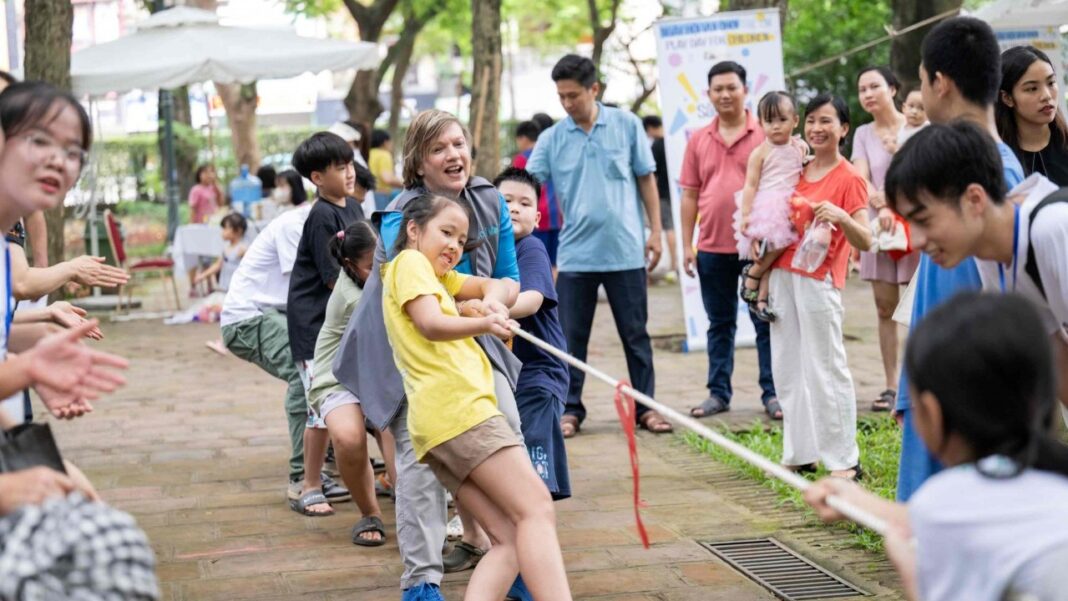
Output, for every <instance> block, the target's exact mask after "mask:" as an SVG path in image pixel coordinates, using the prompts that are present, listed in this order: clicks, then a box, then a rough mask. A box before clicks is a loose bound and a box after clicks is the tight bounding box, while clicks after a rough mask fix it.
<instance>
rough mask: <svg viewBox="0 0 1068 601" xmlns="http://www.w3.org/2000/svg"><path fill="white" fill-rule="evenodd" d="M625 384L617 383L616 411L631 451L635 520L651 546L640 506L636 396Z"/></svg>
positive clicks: (645, 545)
mask: <svg viewBox="0 0 1068 601" xmlns="http://www.w3.org/2000/svg"><path fill="white" fill-rule="evenodd" d="M624 386H630V382H627V381H626V380H620V381H619V382H617V383H616V399H615V400H616V413H617V414H618V415H619V425H621V426H622V427H623V433H624V434H625V435H626V436H627V448H628V450H629V451H630V471H631V479H632V480H633V482H634V521H635V523H636V524H637V526H638V536H639V537H641V539H642V546H644V547H645V548H646V549H648V548H649V533H647V532H646V531H645V524H643V523H642V514H641V512H640V511H639V508H640V507H641V506H642V505H644V503H642V500H641V492H640V491H641V473H640V472H639V471H638V440H637V438H635V436H634V431H635V429H636V427H637V424H636V417H635V414H636V409H635V407H634V398H633V397H631V396H630V395H628V394H627V393H625V392H623V387H624Z"/></svg>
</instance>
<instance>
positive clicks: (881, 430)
mask: <svg viewBox="0 0 1068 601" xmlns="http://www.w3.org/2000/svg"><path fill="white" fill-rule="evenodd" d="M720 433H721V434H723V435H724V436H726V437H727V438H730V439H731V440H733V441H735V442H737V443H739V444H741V445H744V446H745V447H747V448H749V449H751V450H753V451H755V452H757V453H760V454H761V455H763V456H765V457H767V458H768V459H771V460H772V461H775V462H778V461H779V459H780V458H781V457H782V427H781V426H778V425H775V426H772V427H770V428H769V427H768V426H767V425H765V424H764V423H762V422H754V423H753V425H751V426H750V427H749V428H748V429H746V430H742V431H740V432H732V431H730V430H728V429H726V428H723V429H721V430H720ZM683 438H684V439H685V440H686V443H687V444H688V445H690V446H691V447H693V448H694V449H696V450H698V451H700V452H702V453H705V454H707V455H710V456H712V457H713V458H714V459H716V460H717V461H719V462H721V463H725V464H727V465H729V466H731V467H733V468H735V469H737V470H738V471H739V472H741V473H742V474H745V475H746V476H748V477H750V478H752V479H753V480H756V481H757V482H760V483H761V484H763V485H764V486H767V487H768V488H770V489H771V490H772V491H774V492H775V494H776V495H777V496H778V498H779V501H780V504H781V505H784V506H788V507H793V508H795V509H798V510H801V511H804V512H805V513H806V514H808V515H809V516H810V517H811V518H812V519H813V520H815V519H816V518H815V513H813V512H812V510H810V509H809V508H808V505H806V504H805V502H804V501H803V500H802V499H801V493H800V491H798V490H796V489H795V488H793V487H791V486H789V485H787V484H785V483H784V482H782V481H780V480H778V479H776V478H772V477H769V476H767V475H765V474H764V472H762V471H760V470H759V469H757V468H755V467H753V466H751V465H749V464H748V463H746V462H744V461H742V460H741V459H738V458H737V457H735V456H734V455H731V454H730V453H727V452H726V451H724V450H722V449H720V448H719V447H717V446H716V445H714V444H712V443H711V442H709V441H707V440H705V439H703V438H701V437H700V436H698V435H696V434H694V433H693V432H687V433H685V434H684V435H683ZM857 445H859V446H860V463H861V465H862V466H863V468H864V479H863V480H861V484H862V485H863V486H864V488H866V489H868V490H870V491H871V492H873V493H875V494H877V495H879V496H881V497H883V498H886V499H890V500H893V499H894V495H895V493H896V488H897V467H898V458H899V457H900V454H901V430H900V429H898V427H897V424H896V423H894V420H893V418H891V417H889V416H880V417H864V418H862V419H860V420H858V422H857ZM826 475H828V472H827V471H826V470H825V469H823V468H822V467H821V468H820V471H819V472H818V473H817V474H814V475H813V476H814V478H815V479H818V478H822V477H824V476H826ZM828 527H831V528H844V529H846V530H848V531H849V532H851V533H852V543H853V545H854V546H856V547H860V548H862V549H865V550H867V551H872V552H881V551H882V550H883V541H882V537H880V536H879V535H878V534H876V533H874V532H872V531H871V530H868V529H867V528H862V527H860V526H857V525H855V524H852V523H842V524H836V525H833V526H828Z"/></svg>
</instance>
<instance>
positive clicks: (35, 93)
mask: <svg viewBox="0 0 1068 601" xmlns="http://www.w3.org/2000/svg"><path fill="white" fill-rule="evenodd" d="M62 105H67V106H69V107H70V108H72V109H74V112H75V113H76V114H77V115H78V120H79V121H80V122H81V126H82V132H81V133H82V149H83V150H89V147H90V146H92V144H93V125H92V122H91V121H90V120H89V114H88V113H86V112H85V107H83V106H82V103H80V102H78V99H77V98H75V97H74V95H73V94H71V93H70V92H66V91H63V90H61V89H59V88H57V87H55V86H53V85H52V84H50V83H45V82H43V81H20V82H15V83H13V84H11V85H9V86H8V87H6V88H4V91H3V92H0V127H2V128H3V130H4V135H5V136H6V137H7V139H9V140H10V139H11V138H13V137H15V136H17V135H19V134H21V133H23V132H25V131H26V130H28V129H30V128H31V127H34V126H37V125H39V124H41V123H42V122H44V121H45V120H49V121H50V120H52V119H55V118H56V117H58V116H59V112H60V111H61V110H62V108H63V106H62ZM83 166H84V165H83Z"/></svg>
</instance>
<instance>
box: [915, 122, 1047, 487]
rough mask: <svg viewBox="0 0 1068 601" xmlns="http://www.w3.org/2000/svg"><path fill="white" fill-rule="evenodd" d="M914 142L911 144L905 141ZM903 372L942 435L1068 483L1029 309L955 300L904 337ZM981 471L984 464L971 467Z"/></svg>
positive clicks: (1038, 326)
mask: <svg viewBox="0 0 1068 601" xmlns="http://www.w3.org/2000/svg"><path fill="white" fill-rule="evenodd" d="M911 141H912V140H909V142H911ZM905 366H906V369H907V370H908V374H909V380H910V382H911V386H912V390H913V398H914V399H915V398H916V397H917V396H918V395H919V394H920V393H924V392H930V393H931V394H932V395H934V396H935V398H936V399H937V400H938V404H939V406H940V407H941V409H942V416H943V424H942V426H943V433H944V434H946V435H948V434H957V435H959V436H960V437H961V438H963V439H964V440H965V441H966V442H967V444H968V446H969V447H971V450H972V452H973V454H974V457H973V459H975V460H979V459H982V458H984V457H989V456H991V455H1004V456H1007V457H1009V458H1011V459H1014V460H1015V461H1016V463H1017V466H1018V467H1019V468H1020V469H1022V468H1025V467H1033V468H1036V469H1040V470H1047V471H1051V472H1056V473H1058V474H1062V475H1066V476H1068V447H1066V446H1065V445H1063V444H1061V443H1059V442H1057V441H1055V440H1054V439H1053V438H1052V437H1051V436H1050V427H1051V425H1052V420H1053V413H1054V412H1053V409H1054V404H1055V402H1056V401H1055V399H1056V397H1057V393H1056V377H1055V375H1054V373H1055V372H1054V370H1053V352H1052V348H1051V346H1050V343H1049V337H1048V336H1047V333H1046V329H1045V327H1043V324H1042V320H1041V319H1040V318H1039V315H1038V312H1037V311H1036V310H1035V307H1034V305H1033V304H1032V303H1031V302H1030V301H1029V300H1027V299H1026V298H1024V297H1022V296H1018V295H1016V294H981V293H976V292H966V293H962V294H959V295H957V296H956V297H954V298H953V299H952V300H950V301H949V302H946V303H943V304H942V305H940V306H939V307H938V308H936V309H935V310H934V311H931V312H930V313H928V314H927V316H926V317H925V318H924V319H923V321H922V322H920V324H919V326H918V327H917V328H916V329H915V330H914V331H913V332H912V333H911V334H909V340H908V346H907V348H906V350H905ZM977 467H978V468H979V470H980V472H983V466H982V463H979V464H978V465H977Z"/></svg>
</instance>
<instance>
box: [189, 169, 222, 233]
mask: <svg viewBox="0 0 1068 601" xmlns="http://www.w3.org/2000/svg"><path fill="white" fill-rule="evenodd" d="M196 180H197V183H196V185H194V186H193V187H192V189H190V190H189V209H190V216H191V221H192V222H193V223H205V222H207V220H208V217H210V216H211V214H212V213H214V212H215V211H217V210H218V209H219V201H220V200H222V191H221V190H219V184H218V183H217V182H216V180H215V167H213V166H211V165H201V166H200V167H197V176H196Z"/></svg>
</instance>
